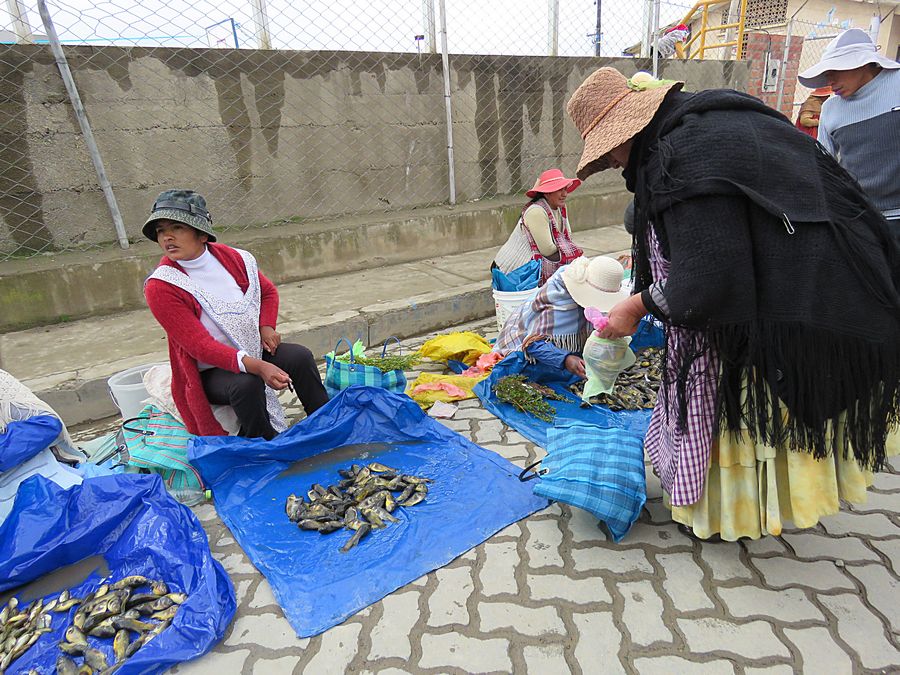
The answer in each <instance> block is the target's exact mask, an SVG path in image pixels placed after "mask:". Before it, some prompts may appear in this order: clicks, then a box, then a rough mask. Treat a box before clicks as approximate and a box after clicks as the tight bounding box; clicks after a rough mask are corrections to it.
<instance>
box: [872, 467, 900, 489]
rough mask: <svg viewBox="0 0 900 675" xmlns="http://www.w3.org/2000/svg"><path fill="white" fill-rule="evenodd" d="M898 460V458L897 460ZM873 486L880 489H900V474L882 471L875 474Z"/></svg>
mask: <svg viewBox="0 0 900 675" xmlns="http://www.w3.org/2000/svg"><path fill="white" fill-rule="evenodd" d="M895 461H896V460H895ZM872 487H874V488H876V489H878V490H887V491H890V490H900V474H897V473H885V472H884V471H880V472H878V473H876V474H875V479H874V480H873V481H872Z"/></svg>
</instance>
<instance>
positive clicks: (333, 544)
mask: <svg viewBox="0 0 900 675" xmlns="http://www.w3.org/2000/svg"><path fill="white" fill-rule="evenodd" d="M190 459H191V462H192V463H193V464H194V466H196V467H197V468H199V470H200V472H201V474H202V475H203V479H204V481H206V483H207V484H208V485H209V486H210V487H211V488H212V491H213V495H214V496H215V504H216V510H217V511H218V512H219V515H220V516H221V517H222V520H224V521H225V523H226V525H228V527H229V528H230V529H231V531H232V533H233V534H234V536H235V538H236V539H237V541H238V542H239V543H240V545H241V547H242V548H243V549H244V551H245V552H246V553H247V555H248V556H250V559H251V560H252V561H253V564H254V565H256V567H257V569H259V571H260V572H262V573H263V574H264V575H265V576H266V578H267V579H268V580H269V583H270V584H271V585H272V589H273V591H274V593H275V597H276V599H277V600H278V603H279V604H280V605H281V607H282V609H283V610H284V613H285V616H286V617H287V619H288V621H290V623H291V625H292V626H293V627H294V629H295V630H296V631H297V634H298V635H299V636H300V637H309V636H312V635H316V634H318V633H321V632H322V631H324V630H327V629H328V628H330V627H332V626H334V625H337V624H338V623H340V622H341V621H343V620H344V619H346V618H347V617H349V616H352V615H353V614H355V613H356V612H358V611H359V610H360V609H362V608H364V607H366V606H368V605H370V604H371V603H373V602H377V601H378V600H380V599H381V598H383V597H384V596H385V595H387V594H388V593H390V592H391V591H393V590H395V589H397V588H399V587H401V586H404V585H406V584H408V583H409V582H411V581H414V580H415V579H418V578H419V577H421V576H422V575H423V574H426V573H428V572H430V571H432V570H434V569H436V568H438V567H441V566H442V565H445V564H447V563H448V562H450V561H451V560H453V559H454V558H456V557H458V556H459V555H461V554H462V553H464V552H465V551H467V550H469V549H470V548H472V547H473V546H476V545H478V544H480V543H481V542H483V541H484V540H485V539H487V538H488V537H490V536H491V535H493V534H494V533H496V532H498V531H499V530H501V529H503V528H504V527H506V526H508V525H510V524H511V523H514V522H516V521H517V520H520V519H521V518H524V517H525V516H527V515H529V514H531V513H534V512H535V511H538V510H540V509H542V508H545V507H546V506H547V500H545V499H541V498H539V497H535V496H534V495H533V494H532V489H531V486H530V485H528V484H523V483H521V482H519V480H518V473H519V469H518V468H517V467H516V466H515V465H514V464H512V463H510V462H508V461H507V460H505V459H503V458H502V457H500V456H499V455H497V454H495V453H493V452H490V451H488V450H485V449H484V448H481V447H479V446H477V445H475V444H474V443H472V442H470V441H468V440H467V439H465V438H463V437H462V436H460V435H459V434H457V433H455V432H453V431H451V430H449V429H447V428H445V427H444V426H442V425H441V424H439V423H438V422H436V421H435V420H433V419H431V418H429V417H428V416H427V415H425V413H423V412H422V410H421V409H420V408H419V406H418V405H417V404H416V403H415V402H414V401H413V400H412V399H410V398H409V397H408V396H405V395H400V394H392V393H390V392H387V391H385V390H383V389H377V388H372V387H359V386H357V387H350V388H348V389H346V390H344V391H343V392H341V393H340V394H339V395H338V396H337V397H335V398H334V399H332V400H331V401H330V402H329V403H328V404H327V405H326V406H324V407H323V408H320V409H319V410H317V411H316V412H315V413H314V414H313V415H311V416H310V417H309V418H307V419H306V420H304V421H302V422H300V423H299V424H297V425H295V426H294V427H292V428H291V429H289V430H288V431H286V432H285V433H283V434H281V435H279V436H278V437H276V438H275V439H273V440H271V441H268V442H267V441H262V440H260V439H241V438H237V437H231V438H226V437H202V438H198V439H194V440H193V441H192V445H191V449H190ZM301 460H303V461H301ZM374 461H377V462H380V463H382V464H386V465H387V466H390V467H394V468H397V469H399V470H401V471H402V472H404V473H407V474H413V475H418V476H425V477H428V478H432V479H434V483H432V484H431V485H430V491H429V493H428V497H427V498H426V500H425V501H424V502H422V503H420V504H418V505H416V506H413V507H410V508H398V509H397V510H396V511H394V513H393V515H394V516H395V517H397V518H399V519H400V522H399V523H394V524H391V525H389V526H388V527H387V528H385V529H381V530H375V531H373V532H372V533H371V534H370V535H369V536H368V537H366V538H365V539H363V540H362V542H361V543H360V544H359V545H358V546H357V547H356V548H354V549H352V550H351V551H349V552H348V553H341V552H340V551H339V550H338V549H339V548H340V547H341V546H342V545H343V544H344V542H345V541H346V540H347V539H349V538H350V536H351V533H350V532H349V531H347V530H340V531H338V532H335V533H332V534H328V535H322V534H319V533H317V532H310V531H306V530H300V529H299V528H298V527H297V526H296V525H295V524H294V523H292V522H290V521H289V520H288V518H287V516H286V514H285V500H286V498H287V496H288V495H289V494H290V493H292V492H293V493H297V494H304V495H305V493H306V491H307V490H309V488H310V485H312V484H313V483H319V484H321V485H325V486H327V485H333V484H335V483H337V481H338V480H340V477H339V476H338V474H337V469H339V468H343V467H348V466H350V465H351V464H352V463H366V462H374Z"/></svg>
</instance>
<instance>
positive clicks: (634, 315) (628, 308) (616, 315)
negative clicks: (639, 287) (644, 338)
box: [600, 293, 647, 340]
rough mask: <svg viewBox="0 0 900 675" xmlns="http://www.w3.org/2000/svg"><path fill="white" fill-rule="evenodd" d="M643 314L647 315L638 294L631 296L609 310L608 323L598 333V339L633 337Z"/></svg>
mask: <svg viewBox="0 0 900 675" xmlns="http://www.w3.org/2000/svg"><path fill="white" fill-rule="evenodd" d="M645 314H647V309H646V308H645V307H644V303H643V302H642V301H641V296H640V293H638V294H637V295H632V296H631V297H630V298H628V299H627V300H622V302H620V303H618V304H617V305H615V306H614V307H613V308H612V309H611V310H609V323H607V324H606V328H604V329H603V330H602V331H600V337H602V338H607V339H610V340H612V339H615V338H620V337H625V336H626V335H634V332H635V331H636V330H637V329H638V324H639V323H640V322H641V319H642V318H643V317H644V315H645Z"/></svg>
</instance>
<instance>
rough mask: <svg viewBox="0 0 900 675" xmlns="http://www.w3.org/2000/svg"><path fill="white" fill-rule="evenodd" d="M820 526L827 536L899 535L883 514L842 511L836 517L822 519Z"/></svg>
mask: <svg viewBox="0 0 900 675" xmlns="http://www.w3.org/2000/svg"><path fill="white" fill-rule="evenodd" d="M822 525H824V526H825V530H826V531H827V532H828V534H854V535H857V536H859V535H866V536H869V537H895V536H897V535H898V534H900V529H898V528H897V526H896V525H894V523H892V522H891V521H890V519H889V518H888V517H887V516H886V515H884V514H883V513H850V512H849V511H842V512H841V513H838V514H837V515H834V516H828V517H827V518H822Z"/></svg>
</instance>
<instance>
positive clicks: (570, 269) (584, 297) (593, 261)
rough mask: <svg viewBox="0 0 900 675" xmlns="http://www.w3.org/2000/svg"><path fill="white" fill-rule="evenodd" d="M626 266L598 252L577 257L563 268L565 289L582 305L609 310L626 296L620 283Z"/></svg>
mask: <svg viewBox="0 0 900 675" xmlns="http://www.w3.org/2000/svg"><path fill="white" fill-rule="evenodd" d="M624 277H625V269H624V268H623V267H622V265H621V264H620V263H619V261H618V260H615V259H613V258H607V257H606V256H597V257H596V258H586V257H584V256H582V257H580V258H576V259H575V260H573V261H572V262H571V263H569V264H568V265H566V266H565V267H564V268H563V273H562V278H563V283H565V285H566V290H567V291H568V292H569V295H571V296H572V299H573V300H574V301H575V302H577V303H578V304H579V305H580V306H581V307H596V308H597V309H599V310H600V311H601V312H608V311H609V310H611V309H612V308H613V307H614V306H615V305H616V304H618V303H620V302H621V301H622V300H625V299H627V298H628V297H629V292H628V290H627V289H625V288H623V287H622V279H623V278H624Z"/></svg>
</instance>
